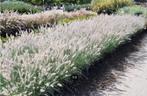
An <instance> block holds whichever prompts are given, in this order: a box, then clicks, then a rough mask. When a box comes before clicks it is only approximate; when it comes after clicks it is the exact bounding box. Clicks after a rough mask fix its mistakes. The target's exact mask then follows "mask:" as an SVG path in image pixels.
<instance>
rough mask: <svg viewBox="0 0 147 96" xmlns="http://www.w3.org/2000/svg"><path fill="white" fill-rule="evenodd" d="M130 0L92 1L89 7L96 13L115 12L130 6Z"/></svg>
mask: <svg viewBox="0 0 147 96" xmlns="http://www.w3.org/2000/svg"><path fill="white" fill-rule="evenodd" d="M131 4H132V0H92V2H91V6H92V9H93V10H94V11H96V12H97V13H109V14H111V13H112V12H114V11H116V10H117V9H118V8H120V7H123V6H127V5H131Z"/></svg>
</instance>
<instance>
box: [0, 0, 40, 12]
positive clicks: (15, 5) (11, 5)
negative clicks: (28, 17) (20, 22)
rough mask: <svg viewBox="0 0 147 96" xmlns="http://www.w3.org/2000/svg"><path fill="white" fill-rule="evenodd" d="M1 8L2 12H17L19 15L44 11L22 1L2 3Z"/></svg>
mask: <svg viewBox="0 0 147 96" xmlns="http://www.w3.org/2000/svg"><path fill="white" fill-rule="evenodd" d="M0 6H1V8H0V11H1V12H4V11H6V10H8V11H10V10H12V11H17V12H18V13H36V12H40V11H41V10H42V9H41V8H39V7H34V6H33V5H31V4H28V3H24V2H22V1H5V2H2V3H0Z"/></svg>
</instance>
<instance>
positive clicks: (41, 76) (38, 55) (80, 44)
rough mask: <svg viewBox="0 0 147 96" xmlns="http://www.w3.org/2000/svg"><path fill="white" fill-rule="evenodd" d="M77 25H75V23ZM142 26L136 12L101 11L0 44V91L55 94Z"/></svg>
mask: <svg viewBox="0 0 147 96" xmlns="http://www.w3.org/2000/svg"><path fill="white" fill-rule="evenodd" d="M77 25H78V26H77ZM143 28H145V19H144V18H143V17H136V16H129V15H126V16H117V15H116V16H113V15H112V16H108V15H100V16H97V17H95V18H91V19H89V20H83V21H77V22H73V23H70V24H68V25H66V24H65V25H64V26H62V25H57V26H56V27H55V28H43V27H42V28H40V29H39V31H40V32H39V33H38V34H34V32H31V33H30V34H27V32H26V33H24V34H22V35H21V36H20V37H18V38H15V39H14V38H9V40H8V41H7V42H5V43H4V44H0V50H1V52H0V56H1V58H0V64H1V65H0V67H1V68H0V69H2V70H1V74H2V76H1V77H3V78H5V79H3V82H1V83H0V84H3V88H2V90H1V93H3V94H6V95H15V96H20V95H27V96H39V95H45V94H49V95H54V92H56V91H59V89H60V88H61V87H63V86H64V83H63V82H64V81H69V80H70V79H69V78H70V77H71V76H72V75H73V74H81V72H82V70H84V69H85V68H89V66H91V62H94V61H95V60H100V59H101V58H103V56H104V54H107V53H110V52H112V51H113V50H114V49H115V48H117V47H118V46H119V45H120V44H122V43H124V42H126V41H128V40H130V36H132V35H133V34H136V32H138V31H139V30H141V29H143Z"/></svg>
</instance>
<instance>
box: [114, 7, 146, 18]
mask: <svg viewBox="0 0 147 96" xmlns="http://www.w3.org/2000/svg"><path fill="white" fill-rule="evenodd" d="M116 13H117V14H131V15H143V16H145V17H147V8H146V7H143V6H140V5H134V6H129V7H124V8H120V9H119V10H118V11H117V12H116Z"/></svg>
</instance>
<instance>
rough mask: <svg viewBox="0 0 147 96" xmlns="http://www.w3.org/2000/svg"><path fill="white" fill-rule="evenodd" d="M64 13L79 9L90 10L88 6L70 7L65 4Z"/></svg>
mask: <svg viewBox="0 0 147 96" xmlns="http://www.w3.org/2000/svg"><path fill="white" fill-rule="evenodd" d="M64 7H65V11H74V10H80V9H81V8H85V9H90V4H82V5H71V4H65V5H64Z"/></svg>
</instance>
